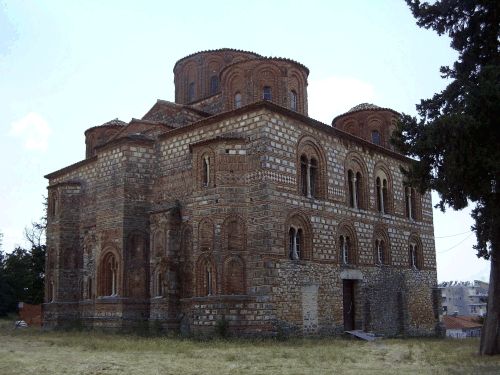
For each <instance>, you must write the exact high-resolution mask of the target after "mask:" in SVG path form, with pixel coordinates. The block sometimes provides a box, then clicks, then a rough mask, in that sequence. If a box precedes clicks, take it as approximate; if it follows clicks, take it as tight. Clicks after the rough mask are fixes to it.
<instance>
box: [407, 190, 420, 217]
mask: <svg viewBox="0 0 500 375" xmlns="http://www.w3.org/2000/svg"><path fill="white" fill-rule="evenodd" d="M417 201H418V196H417V191H416V190H415V188H412V187H410V186H406V187H405V211H406V217H407V218H408V219H411V220H417V208H418V207H417Z"/></svg>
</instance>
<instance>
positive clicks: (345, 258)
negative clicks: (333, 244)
mask: <svg viewBox="0 0 500 375" xmlns="http://www.w3.org/2000/svg"><path fill="white" fill-rule="evenodd" d="M339 245H340V249H339V250H340V261H341V263H342V264H345V265H347V264H351V260H352V255H351V240H350V238H349V236H344V235H341V236H340V238H339Z"/></svg>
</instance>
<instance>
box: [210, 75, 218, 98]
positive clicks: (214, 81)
mask: <svg viewBox="0 0 500 375" xmlns="http://www.w3.org/2000/svg"><path fill="white" fill-rule="evenodd" d="M218 91H219V77H218V76H216V75H214V76H212V77H210V95H215V94H217V92H218Z"/></svg>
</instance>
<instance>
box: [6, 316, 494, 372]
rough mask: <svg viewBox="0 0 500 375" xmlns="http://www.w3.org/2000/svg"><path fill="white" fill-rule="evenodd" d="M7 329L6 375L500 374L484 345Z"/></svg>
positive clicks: (423, 341)
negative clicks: (190, 337) (480, 347)
mask: <svg viewBox="0 0 500 375" xmlns="http://www.w3.org/2000/svg"><path fill="white" fill-rule="evenodd" d="M10 324H11V323H10V322H9V325H8V326H7V325H6V323H5V321H4V322H3V323H0V374H2V375H11V374H74V375H77V374H134V375H136V374H137V375H138V374H148V375H149V374H183V375H184V374H186V375H187V374H203V375H207V374H384V375H389V374H499V373H500V356H497V357H479V356H477V354H476V353H477V348H478V344H479V343H478V341H477V340H437V339H408V340H379V341H377V342H371V343H368V342H362V341H356V340H344V339H293V340H289V341H285V342H279V341H273V340H264V341H248V340H228V341H222V340H213V341H195V340H188V339H179V338H172V337H170V338H169V337H161V338H144V337H137V336H126V335H117V334H104V333H96V332H92V333H89V332H41V331H39V330H35V329H27V330H13V329H12V328H11V325H10Z"/></svg>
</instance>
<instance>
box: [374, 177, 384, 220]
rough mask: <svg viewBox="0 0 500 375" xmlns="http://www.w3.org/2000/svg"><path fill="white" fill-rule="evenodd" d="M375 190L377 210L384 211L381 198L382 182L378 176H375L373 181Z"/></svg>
mask: <svg viewBox="0 0 500 375" xmlns="http://www.w3.org/2000/svg"><path fill="white" fill-rule="evenodd" d="M375 192H376V198H377V210H378V212H384V205H383V203H382V202H383V198H382V182H381V181H380V177H377V179H376V182H375Z"/></svg>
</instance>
